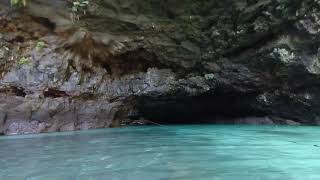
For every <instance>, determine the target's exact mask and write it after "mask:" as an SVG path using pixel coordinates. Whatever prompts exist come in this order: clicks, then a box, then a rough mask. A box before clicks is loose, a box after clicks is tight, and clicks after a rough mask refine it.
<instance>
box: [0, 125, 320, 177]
mask: <svg viewBox="0 0 320 180" xmlns="http://www.w3.org/2000/svg"><path fill="white" fill-rule="evenodd" d="M0 179H8V180H15V179H17V180H20V179H21V180H25V179H27V180H76V179H77V180H78V179H83V180H90V179H94V180H100V179H101V180H106V179H108V180H117V179H119V180H126V179H128V180H149V179H150V180H151V179H155V180H158V179H159V180H160V179H161V180H167V179H181V180H187V179H195V180H200V179H208V180H209V179H210V180H212V179H213V180H242V179H243V180H251V179H252V180H258V179H262V180H264V179H266V180H269V179H277V180H283V179H286V180H291V179H292V180H302V179H303V180H308V179H320V128H318V127H288V126H214V125H190V126H146V127H128V128H119V129H104V130H93V131H85V132H71V133H54V134H43V135H27V136H14V137H1V138H0Z"/></svg>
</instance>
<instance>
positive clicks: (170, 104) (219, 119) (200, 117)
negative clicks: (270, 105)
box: [134, 93, 267, 124]
mask: <svg viewBox="0 0 320 180" xmlns="http://www.w3.org/2000/svg"><path fill="white" fill-rule="evenodd" d="M255 102H256V94H255V93H253V94H241V93H230V94H224V93H216V94H214V95H201V96H196V97H191V96H189V97H188V96H174V97H162V98H159V97H157V98H150V97H143V98H139V100H138V103H137V108H138V112H139V114H138V118H137V117H136V118H134V119H139V118H140V119H145V120H147V121H150V122H151V124H152V123H156V124H201V123H212V124H233V123H235V122H234V120H235V119H237V118H245V117H265V116H266V115H267V114H266V112H263V111H261V110H259V109H258V108H256V107H255V104H256V103H255Z"/></svg>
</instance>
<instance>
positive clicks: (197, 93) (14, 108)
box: [0, 0, 320, 134]
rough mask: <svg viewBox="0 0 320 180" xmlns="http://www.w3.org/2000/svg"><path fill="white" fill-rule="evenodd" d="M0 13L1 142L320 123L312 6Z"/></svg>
mask: <svg viewBox="0 0 320 180" xmlns="http://www.w3.org/2000/svg"><path fill="white" fill-rule="evenodd" d="M0 3H1V5H0V8H1V9H0V25H1V27H3V28H1V30H0V65H1V67H0V95H1V96H0V99H1V101H0V132H1V133H2V134H23V133H41V132H54V131H72V130H80V129H90V128H104V127H113V126H119V125H120V124H130V123H131V122H132V121H134V120H139V119H141V118H143V119H147V120H151V121H155V122H158V123H171V122H175V123H176V122H192V123H197V122H213V123H214V122H215V123H220V122H223V123H228V122H230V123H248V124H274V123H276V124H292V125H297V124H313V125H318V124H319V117H320V110H319V109H320V86H319V85H320V81H319V78H320V62H319V55H320V54H319V53H320V48H319V47H320V39H319V35H320V30H319V29H320V2H319V1H318V0H292V1H287V0H277V1H276V0H260V1H256V0H251V1H248V0H226V1H221V0H203V1H192V0H179V1H178V0H171V1H167V0H159V1H153V0H144V1H140V0H123V1H116V0H99V1H98V0H92V1H90V4H89V5H88V7H86V8H85V14H84V13H83V12H80V13H76V14H75V13H71V12H70V7H71V6H70V4H69V3H68V2H67V1H65V0H53V1H46V0H33V1H30V3H29V4H28V6H27V7H26V9H25V10H24V13H23V14H22V13H21V12H19V11H16V10H12V8H10V7H9V6H8V4H6V2H5V1H4V0H0ZM252 117H253V118H252Z"/></svg>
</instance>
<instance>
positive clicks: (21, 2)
mask: <svg viewBox="0 0 320 180" xmlns="http://www.w3.org/2000/svg"><path fill="white" fill-rule="evenodd" d="M11 5H12V6H26V5H27V0H11Z"/></svg>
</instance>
